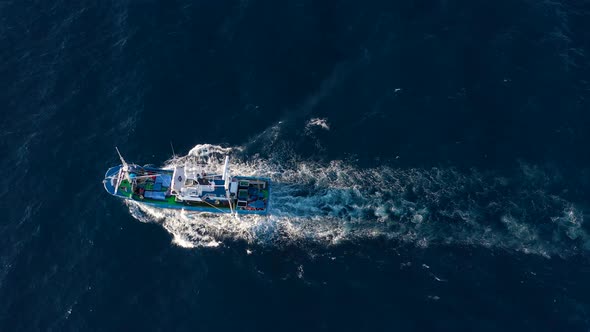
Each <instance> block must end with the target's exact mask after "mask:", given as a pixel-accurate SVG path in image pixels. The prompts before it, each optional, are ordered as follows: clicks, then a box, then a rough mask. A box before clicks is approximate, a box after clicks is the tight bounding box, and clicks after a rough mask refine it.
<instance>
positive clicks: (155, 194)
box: [143, 190, 166, 201]
mask: <svg viewBox="0 0 590 332" xmlns="http://www.w3.org/2000/svg"><path fill="white" fill-rule="evenodd" d="M143 196H144V197H146V198H151V199H159V200H162V201H164V200H166V193H164V192H162V191H147V190H146V191H145V192H144V193H143Z"/></svg>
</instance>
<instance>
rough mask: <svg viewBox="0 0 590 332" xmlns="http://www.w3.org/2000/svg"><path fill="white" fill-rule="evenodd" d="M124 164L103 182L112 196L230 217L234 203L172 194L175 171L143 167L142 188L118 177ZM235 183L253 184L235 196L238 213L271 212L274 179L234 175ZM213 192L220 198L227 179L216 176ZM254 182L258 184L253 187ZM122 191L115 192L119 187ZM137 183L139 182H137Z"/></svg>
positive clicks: (107, 173) (116, 167) (175, 208)
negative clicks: (189, 198) (194, 198)
mask: <svg viewBox="0 0 590 332" xmlns="http://www.w3.org/2000/svg"><path fill="white" fill-rule="evenodd" d="M122 167H123V166H122V165H119V166H115V167H111V168H109V169H108V170H107V172H106V173H105V179H104V181H103V184H104V188H105V190H106V192H108V193H109V194H111V195H113V196H115V197H117V198H120V199H124V200H129V201H135V202H137V203H140V204H143V205H146V206H150V207H154V208H158V209H174V210H186V211H194V212H207V213H219V214H230V213H231V212H232V209H230V201H228V200H223V199H219V197H217V199H216V198H214V199H207V198H204V199H202V200H199V201H189V200H180V199H179V198H178V195H175V194H174V193H171V191H170V180H169V179H170V178H171V177H172V176H173V171H172V170H165V169H159V168H154V167H143V168H142V171H144V172H145V174H147V175H144V176H142V177H144V178H147V179H146V180H145V181H143V183H142V184H141V185H139V186H136V185H134V186H132V185H131V183H130V182H129V181H127V180H125V179H123V180H121V179H120V178H119V177H118V175H119V174H120V172H121V170H122ZM232 181H233V182H235V183H236V185H238V184H239V185H244V184H250V185H249V187H248V186H247V185H246V186H241V187H239V188H241V189H239V190H240V194H243V195H241V196H240V197H238V195H236V196H235V197H231V205H232V207H233V209H234V212H235V213H237V214H240V215H251V214H253V215H266V214H268V210H269V197H270V179H268V178H259V177H247V176H234V177H232ZM210 182H211V185H212V186H211V187H212V188H213V191H216V192H217V195H219V191H220V190H223V191H224V190H225V189H223V188H222V187H223V182H224V180H223V179H222V178H221V176H220V175H219V176H212V177H211V179H210ZM252 183H256V185H253V184H252ZM117 184H118V185H119V186H118V189H117V190H115V187H116V186H117ZM134 184H135V183H134ZM141 186H143V187H144V188H143V189H142V191H138V188H137V187H141Z"/></svg>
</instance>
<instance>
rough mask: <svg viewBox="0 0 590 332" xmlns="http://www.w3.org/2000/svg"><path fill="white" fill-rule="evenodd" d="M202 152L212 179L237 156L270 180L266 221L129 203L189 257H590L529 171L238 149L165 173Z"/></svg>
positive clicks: (238, 162)
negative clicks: (350, 248)
mask: <svg viewBox="0 0 590 332" xmlns="http://www.w3.org/2000/svg"><path fill="white" fill-rule="evenodd" d="M203 149H207V151H208V152H207V154H206V157H207V158H208V160H209V163H210V165H211V166H212V168H213V170H216V171H218V172H220V171H221V169H222V167H223V158H224V155H225V154H231V155H232V167H231V168H232V172H233V174H243V175H250V176H267V177H270V178H271V179H272V180H273V186H272V189H271V190H272V194H271V209H270V215H269V216H240V220H239V221H237V220H235V219H234V218H232V217H230V216H227V215H221V216H220V215H212V214H207V213H189V212H182V211H175V210H160V209H154V208H150V207H146V206H143V205H141V204H138V203H134V202H131V203H129V206H130V210H131V212H132V214H133V215H134V216H135V217H136V218H137V219H138V220H140V221H143V222H148V221H149V222H152V221H157V222H160V223H162V225H163V227H164V228H165V229H166V230H168V231H169V232H170V233H171V234H172V235H173V236H174V242H175V243H176V244H178V245H180V246H183V247H195V246H208V247H211V246H218V245H220V244H222V243H223V242H224V241H227V240H241V241H246V242H248V243H255V244H258V245H263V246H266V245H274V246H276V245H279V246H280V245H283V244H302V245H305V243H310V242H312V243H320V244H325V245H334V244H338V243H341V242H343V241H356V240H365V239H370V238H376V237H379V238H388V239H392V240H395V241H401V242H405V243H410V244H412V245H415V246H419V247H428V246H430V245H433V244H434V245H470V246H483V247H488V248H496V249H504V250H512V251H521V252H525V253H533V254H539V255H543V256H553V255H569V254H575V253H577V252H579V251H586V250H589V249H590V237H589V236H588V233H587V232H586V231H585V229H584V227H583V214H582V212H581V211H580V210H578V209H577V208H576V207H575V205H574V204H572V203H570V202H568V201H566V200H564V199H562V198H560V197H559V196H556V195H554V194H551V193H548V192H546V189H545V188H544V187H543V186H542V185H541V184H539V183H547V182H549V181H533V182H534V183H531V182H530V181H531V180H530V176H529V175H528V174H529V173H530V172H531V169H529V168H526V167H523V169H522V174H519V175H518V176H517V177H515V178H514V179H506V178H501V177H497V176H494V175H493V174H481V173H478V172H476V171H472V172H469V173H461V172H459V171H457V170H454V169H437V168H433V169H428V170H427V169H405V170H400V169H393V168H389V167H379V168H373V169H359V168H357V167H355V166H353V165H350V164H347V163H345V162H342V161H333V162H331V163H329V164H321V163H315V162H306V161H298V160H295V159H293V160H284V159H280V160H277V159H262V158H260V157H256V156H255V157H251V158H242V157H241V155H240V154H241V153H242V151H243V149H242V148H241V147H234V148H222V147H219V146H215V145H207V144H204V145H198V146H196V147H195V148H194V149H193V150H191V152H190V153H189V154H188V155H187V156H185V157H181V158H177V159H175V160H170V161H168V162H167V164H166V167H172V166H173V165H174V164H176V163H188V164H191V163H192V162H196V160H197V159H198V158H199V157H198V153H199V151H203ZM535 172H537V173H536V176H537V177H539V176H540V177H543V173H542V172H541V171H539V170H535Z"/></svg>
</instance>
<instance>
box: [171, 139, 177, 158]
mask: <svg viewBox="0 0 590 332" xmlns="http://www.w3.org/2000/svg"><path fill="white" fill-rule="evenodd" d="M170 147H171V148H172V157H173V158H176V153H174V146H173V145H172V141H170Z"/></svg>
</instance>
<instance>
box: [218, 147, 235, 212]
mask: <svg viewBox="0 0 590 332" xmlns="http://www.w3.org/2000/svg"><path fill="white" fill-rule="evenodd" d="M221 178H222V179H223V180H225V183H224V187H225V196H226V197H227V202H228V203H229V211H230V213H231V214H232V215H233V214H234V207H233V204H232V201H231V195H230V193H229V184H230V182H231V177H230V176H229V156H225V165H224V166H223V174H222V176H221Z"/></svg>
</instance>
